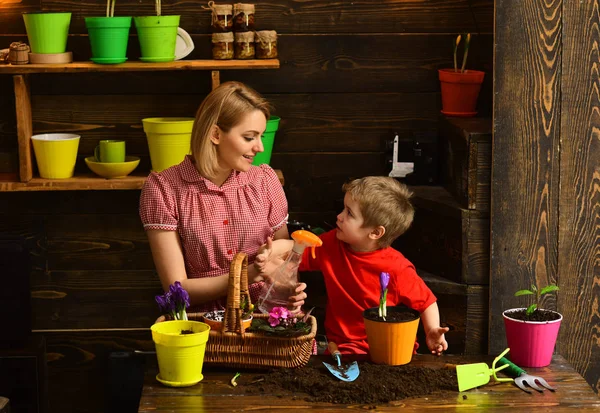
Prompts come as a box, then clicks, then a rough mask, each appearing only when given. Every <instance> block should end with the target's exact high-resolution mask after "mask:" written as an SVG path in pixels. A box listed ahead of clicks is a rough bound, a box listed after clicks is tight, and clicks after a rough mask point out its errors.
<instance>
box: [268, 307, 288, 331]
mask: <svg viewBox="0 0 600 413" xmlns="http://www.w3.org/2000/svg"><path fill="white" fill-rule="evenodd" d="M289 315H290V312H289V311H288V309H287V308H285V307H273V309H272V310H271V312H270V313H269V325H270V326H271V327H276V326H278V325H280V324H286V323H285V321H286V320H287V318H288V317H289Z"/></svg>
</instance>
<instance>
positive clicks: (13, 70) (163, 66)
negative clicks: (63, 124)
mask: <svg viewBox="0 0 600 413" xmlns="http://www.w3.org/2000/svg"><path fill="white" fill-rule="evenodd" d="M236 69H240V70H247V69H279V59H253V60H177V61H174V62H167V63H144V62H139V61H135V62H125V63H120V64H115V65H101V64H97V63H93V62H73V63H61V64H26V65H0V74H11V75H19V74H28V73H89V72H156V71H168V70H236Z"/></svg>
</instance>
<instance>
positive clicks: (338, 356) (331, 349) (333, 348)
mask: <svg viewBox="0 0 600 413" xmlns="http://www.w3.org/2000/svg"><path fill="white" fill-rule="evenodd" d="M327 348H328V349H329V352H330V353H331V356H332V357H333V358H334V359H336V361H337V364H338V367H339V366H341V365H342V361H341V356H342V353H340V351H339V350H338V346H337V344H335V343H334V342H333V341H330V342H329V343H328V344H327Z"/></svg>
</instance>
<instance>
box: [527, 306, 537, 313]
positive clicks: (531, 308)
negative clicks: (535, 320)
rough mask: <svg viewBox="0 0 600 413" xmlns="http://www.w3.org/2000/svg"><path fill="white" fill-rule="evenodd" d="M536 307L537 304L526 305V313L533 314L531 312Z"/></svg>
mask: <svg viewBox="0 0 600 413" xmlns="http://www.w3.org/2000/svg"><path fill="white" fill-rule="evenodd" d="M536 308H537V304H531V305H530V306H529V307H527V312H526V314H527V315H531V314H533V312H534V311H535V310H536Z"/></svg>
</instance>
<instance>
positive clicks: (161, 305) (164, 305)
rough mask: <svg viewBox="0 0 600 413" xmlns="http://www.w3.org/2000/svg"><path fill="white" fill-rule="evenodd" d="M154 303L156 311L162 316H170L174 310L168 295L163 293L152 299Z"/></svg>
mask: <svg viewBox="0 0 600 413" xmlns="http://www.w3.org/2000/svg"><path fill="white" fill-rule="evenodd" d="M154 299H155V300H156V303H157V304H158V309H159V310H160V312H161V313H162V314H171V313H172V312H173V310H174V308H173V307H172V302H171V300H170V294H169V293H165V294H163V295H157V296H156V297H154Z"/></svg>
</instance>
